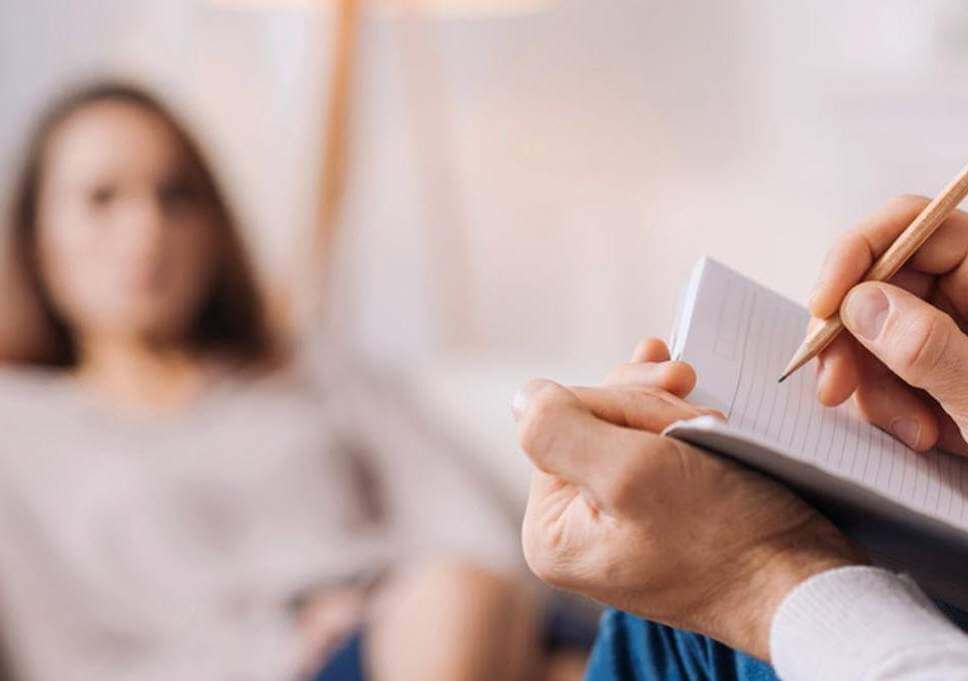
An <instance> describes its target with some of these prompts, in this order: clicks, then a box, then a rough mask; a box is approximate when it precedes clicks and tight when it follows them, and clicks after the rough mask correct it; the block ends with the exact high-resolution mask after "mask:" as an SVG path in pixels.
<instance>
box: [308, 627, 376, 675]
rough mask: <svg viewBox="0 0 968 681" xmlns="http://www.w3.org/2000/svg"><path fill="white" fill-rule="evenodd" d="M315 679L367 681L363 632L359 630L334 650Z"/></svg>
mask: <svg viewBox="0 0 968 681" xmlns="http://www.w3.org/2000/svg"><path fill="white" fill-rule="evenodd" d="M313 681H366V676H365V675H364V674H363V632H362V630H361V631H357V632H356V633H354V634H353V635H352V636H350V637H349V638H348V639H346V641H344V642H343V644H342V645H341V646H340V647H339V648H338V649H337V650H336V652H334V653H333V654H332V655H331V656H330V658H329V660H327V662H326V664H325V665H323V668H322V669H320V670H319V672H318V673H317V674H316V675H315V676H314V677H313Z"/></svg>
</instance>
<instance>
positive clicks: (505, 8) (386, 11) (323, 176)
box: [211, 0, 556, 335]
mask: <svg viewBox="0 0 968 681" xmlns="http://www.w3.org/2000/svg"><path fill="white" fill-rule="evenodd" d="M211 1H212V2H214V3H215V4H219V5H224V6H233V7H248V8H263V9H270V8H282V7H290V8H291V7H300V6H301V7H306V8H311V7H313V6H314V5H325V6H327V7H328V8H329V9H331V10H332V11H333V15H332V17H333V21H332V31H333V33H332V36H331V41H330V45H331V48H330V49H331V52H330V62H329V63H330V74H329V81H328V91H327V93H326V102H325V118H324V119H323V126H324V128H323V134H322V143H323V150H322V156H321V159H322V160H321V165H320V169H319V191H318V194H317V196H318V199H317V204H316V209H315V212H314V213H315V223H314V225H313V235H312V247H311V249H310V251H309V253H308V255H309V258H308V261H309V262H308V263H306V265H305V266H304V267H299V268H297V269H298V270H299V271H300V272H305V270H306V269H308V270H309V272H308V273H306V274H305V275H304V276H303V277H297V278H299V279H300V281H299V282H297V283H296V285H297V286H299V288H300V289H302V290H301V291H300V293H301V294H306V293H307V292H308V293H310V294H314V295H310V296H309V298H310V299H309V300H308V301H304V302H306V303H307V304H306V305H305V309H303V308H304V306H303V305H300V313H299V314H298V315H295V314H294V309H293V308H294V302H295V301H294V300H293V299H292V293H291V292H290V293H289V295H286V296H284V300H283V301H280V303H279V306H280V307H282V308H284V309H282V310H279V309H277V310H275V313H276V314H275V316H276V317H278V318H280V319H281V320H282V322H283V324H284V325H285V326H292V324H293V323H294V321H295V320H294V319H293V317H294V316H298V317H300V318H301V317H303V316H309V317H311V318H318V316H319V315H323V314H324V313H325V310H326V305H325V302H326V301H325V296H326V292H327V290H328V286H327V283H328V281H327V280H328V276H327V275H328V273H329V271H330V270H331V269H332V268H331V267H330V266H329V262H328V258H329V256H330V254H331V252H332V248H331V246H332V244H333V241H334V239H335V237H336V234H337V232H338V229H339V227H340V218H341V215H342V208H343V203H344V197H345V194H346V178H347V171H348V166H349V159H350V145H351V134H352V129H351V120H352V109H353V102H352V95H353V85H354V77H355V65H356V64H355V62H356V60H355V56H356V51H357V39H358V35H359V29H360V23H361V21H362V18H363V16H364V13H365V14H367V15H369V14H372V15H374V16H377V17H379V16H387V17H406V18H412V19H422V18H474V17H499V16H513V15H523V14H531V13H535V12H539V11H542V10H545V9H547V8H548V7H549V6H551V5H553V4H554V3H555V2H556V0H211ZM405 56H406V57H407V58H408V61H409V62H411V64H410V66H411V69H412V68H413V67H414V66H415V64H413V62H415V61H418V60H420V59H423V60H424V61H426V60H428V59H431V60H436V54H435V53H428V51H427V50H423V51H422V52H421V53H420V54H417V55H415V54H411V55H405ZM438 61H439V60H438ZM434 66H436V64H434ZM421 113H425V112H421ZM426 128H427V126H422V129H424V130H425V129H426ZM418 133H419V131H418ZM421 134H422V133H421ZM431 146H433V145H431ZM300 255H301V256H303V257H304V256H305V255H306V254H305V253H301V254H300ZM300 284H301V286H300ZM452 288H456V287H452ZM442 306H443V308H444V315H443V316H445V317H448V316H449V314H448V313H449V312H451V311H456V310H457V309H458V308H459V307H460V305H457V304H454V303H453V302H452V301H451V303H450V304H448V301H443V305H442ZM445 335H447V334H446V333H445Z"/></svg>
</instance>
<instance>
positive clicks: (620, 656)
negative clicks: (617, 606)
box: [585, 610, 779, 681]
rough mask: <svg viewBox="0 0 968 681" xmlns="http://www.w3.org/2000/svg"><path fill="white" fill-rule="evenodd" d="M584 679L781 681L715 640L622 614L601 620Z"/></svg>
mask: <svg viewBox="0 0 968 681" xmlns="http://www.w3.org/2000/svg"><path fill="white" fill-rule="evenodd" d="M585 681H779V679H778V677H777V676H776V674H775V673H774V671H773V668H772V667H771V666H770V665H768V664H767V663H765V662H762V661H760V660H757V659H756V658H753V657H750V656H749V655H745V654H743V653H740V652H737V651H735V650H733V649H731V648H728V647H726V646H724V645H723V644H722V643H718V642H716V641H714V640H712V639H711V638H707V637H706V636H701V635H699V634H693V633H690V632H687V631H680V630H678V629H673V628H671V627H667V626H665V625H663V624H655V623H654V622H649V621H646V620H642V619H639V618H638V617H635V616H633V615H629V614H627V613H624V612H619V611H617V610H609V611H608V612H606V613H605V615H604V616H603V617H602V621H601V624H600V625H599V629H598V640H596V641H595V648H594V649H593V650H592V657H591V660H590V661H589V664H588V671H587V673H586V675H585Z"/></svg>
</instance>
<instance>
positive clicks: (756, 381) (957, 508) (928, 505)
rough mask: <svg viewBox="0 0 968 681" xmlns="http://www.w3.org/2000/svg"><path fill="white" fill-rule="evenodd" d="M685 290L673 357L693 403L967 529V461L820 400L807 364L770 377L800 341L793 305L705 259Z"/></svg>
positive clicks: (799, 317)
mask: <svg viewBox="0 0 968 681" xmlns="http://www.w3.org/2000/svg"><path fill="white" fill-rule="evenodd" d="M689 291H690V292H689V294H688V296H687V299H686V300H685V301H684V302H683V308H682V310H681V313H680V316H681V318H680V320H679V323H678V324H677V329H676V332H675V334H674V336H675V339H674V341H673V354H674V356H676V357H678V358H680V359H683V360H685V361H687V362H690V363H691V364H693V366H694V367H695V368H696V372H697V374H698V379H699V380H698V384H697V387H696V390H695V391H694V393H693V396H692V399H693V400H695V401H696V402H699V403H701V404H706V405H709V406H714V407H716V408H718V409H720V410H722V411H723V412H724V413H726V414H727V416H728V424H729V426H730V429H731V430H733V431H734V432H736V433H737V434H740V435H742V434H748V435H752V436H756V437H758V438H759V439H760V440H763V441H765V442H768V443H769V444H770V445H771V448H773V449H775V450H776V451H777V452H778V453H782V455H785V456H789V457H791V458H795V459H798V460H801V461H805V462H809V463H811V464H813V465H814V466H816V467H818V468H820V469H823V470H825V471H827V472H829V473H831V474H834V475H837V476H839V477H841V478H844V479H846V480H850V481H852V482H855V483H858V484H860V485H862V486H864V487H867V488H871V489H875V490H877V491H878V492H879V493H880V494H882V495H884V496H885V497H888V498H890V499H893V500H895V501H898V502H900V503H902V504H904V505H905V506H907V507H909V508H912V509H915V510H918V511H920V512H923V513H925V514H928V515H931V516H934V517H937V518H940V519H943V520H945V521H947V522H950V523H952V524H955V525H958V526H960V527H965V528H968V503H966V495H968V460H966V459H964V458H961V457H956V456H953V455H950V454H946V453H942V452H930V453H927V454H923V453H916V452H914V451H912V450H910V449H908V448H907V447H906V446H905V445H903V444H902V443H900V442H899V441H897V440H895V439H894V438H893V437H891V436H890V435H888V434H886V433H884V432H883V431H881V430H879V429H877V428H875V427H873V426H871V425H870V424H868V423H867V422H865V421H864V420H863V419H862V418H860V417H859V415H858V414H857V413H856V412H855V410H854V408H853V406H852V405H850V404H849V403H848V404H844V405H841V406H839V407H836V408H829V407H823V406H821V405H820V403H819V401H818V400H817V398H816V388H817V382H816V371H815V367H814V365H813V364H810V365H807V366H806V367H804V368H803V369H801V370H800V371H798V372H796V373H795V374H794V375H793V376H791V377H790V378H789V379H787V380H786V381H785V382H784V383H782V384H778V383H777V377H778V376H779V375H780V373H781V372H782V371H783V369H784V367H785V365H786V362H787V361H788V360H789V358H790V356H791V355H792V354H793V352H794V351H795V350H796V349H797V347H798V346H799V344H800V342H801V341H802V340H803V335H804V331H805V329H806V324H807V321H808V318H809V317H808V314H807V311H806V310H805V309H804V308H803V307H801V306H799V305H797V304H796V303H793V302H791V301H789V300H787V299H786V298H784V297H782V296H780V295H779V294H777V293H775V292H773V291H770V290H769V289H766V288H764V287H762V286H760V285H758V284H756V283H754V282H752V281H750V280H749V279H747V278H745V277H743V276H742V275H739V274H738V273H736V272H733V271H732V270H730V269H728V268H726V267H725V266H723V265H721V264H719V263H717V262H715V261H713V260H710V259H704V260H703V261H701V262H700V263H699V264H698V265H697V267H696V270H695V271H694V273H693V282H692V285H691V286H690V288H689Z"/></svg>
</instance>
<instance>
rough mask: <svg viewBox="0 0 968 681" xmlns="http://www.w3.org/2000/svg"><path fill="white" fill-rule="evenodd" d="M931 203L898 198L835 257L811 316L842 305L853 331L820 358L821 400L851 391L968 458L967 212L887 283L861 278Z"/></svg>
mask: <svg viewBox="0 0 968 681" xmlns="http://www.w3.org/2000/svg"><path fill="white" fill-rule="evenodd" d="M927 204H928V199H926V198H923V197H917V196H901V197H898V198H895V199H893V200H891V201H890V202H888V203H887V205H885V206H884V207H883V208H881V209H880V210H879V211H878V212H876V213H874V214H873V215H871V216H870V217H868V218H867V219H865V220H864V221H862V222H861V223H860V224H859V225H858V226H857V227H856V228H855V229H853V230H852V231H850V232H848V233H847V234H846V235H844V236H843V237H842V238H841V239H840V240H839V241H838V242H837V244H836V245H835V246H834V247H833V248H832V249H831V250H830V251H829V253H828V254H827V258H826V260H825V261H824V264H823V267H822V268H821V273H820V278H819V281H818V283H817V286H816V288H815V290H814V293H813V296H812V297H811V299H810V312H811V314H812V315H813V317H814V318H815V319H814V321H813V323H814V324H815V323H817V320H818V319H823V318H826V317H829V316H830V315H832V314H833V313H835V312H837V311H838V306H839V310H840V315H841V318H842V319H843V322H844V325H845V326H846V327H847V329H848V330H849V331H850V333H849V334H846V333H844V334H841V335H840V337H838V338H837V339H836V340H835V341H834V342H833V343H832V344H831V345H830V347H828V348H827V349H826V350H824V352H823V353H822V354H821V355H820V362H819V365H820V366H819V372H820V375H819V377H818V382H819V387H818V391H819V398H820V401H821V402H823V403H824V404H827V405H835V404H839V403H841V402H843V401H844V400H846V399H847V398H849V397H850V396H851V395H853V396H854V400H855V401H856V403H857V405H858V407H859V408H860V410H861V413H862V414H863V415H864V416H865V417H866V418H867V419H868V420H869V421H870V422H871V423H873V424H875V425H877V426H879V427H881V428H883V429H884V430H886V431H888V432H890V433H892V434H893V435H894V436H895V437H897V438H898V439H900V440H901V441H902V442H904V443H905V444H907V445H908V446H909V447H911V448H913V449H916V450H919V451H924V450H927V449H930V448H931V447H933V446H935V445H938V446H940V447H941V448H943V449H946V450H948V451H951V452H955V453H959V454H963V455H968V336H966V335H965V333H964V330H965V329H966V328H968V214H966V213H963V212H961V211H956V212H955V213H953V214H952V215H951V217H949V218H948V219H947V220H946V221H945V222H944V224H942V226H941V227H940V228H939V229H938V231H937V232H935V234H934V235H933V236H932V237H931V238H930V239H928V241H927V242H926V243H925V244H924V245H923V246H922V247H921V249H920V250H919V251H918V252H917V253H916V254H915V255H914V257H913V258H912V259H911V260H910V261H909V262H908V263H907V265H905V266H904V267H903V268H902V269H901V271H900V272H899V273H898V274H897V275H896V276H895V277H894V278H893V279H891V280H890V281H889V282H885V283H879V282H866V283H861V281H862V279H863V276H864V274H865V273H866V272H867V270H868V269H870V267H871V265H872V264H873V263H874V261H875V260H876V259H877V258H878V257H879V256H880V255H881V253H883V252H884V251H885V250H886V249H887V247H888V246H890V244H891V243H892V242H893V241H894V239H895V238H896V237H897V236H898V235H899V234H900V233H901V232H902V231H904V229H905V228H906V227H907V226H908V225H909V224H910V223H911V222H912V221H913V220H914V218H915V217H917V215H918V213H920V212H921V210H922V209H924V207H925V206H926V205H927Z"/></svg>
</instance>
